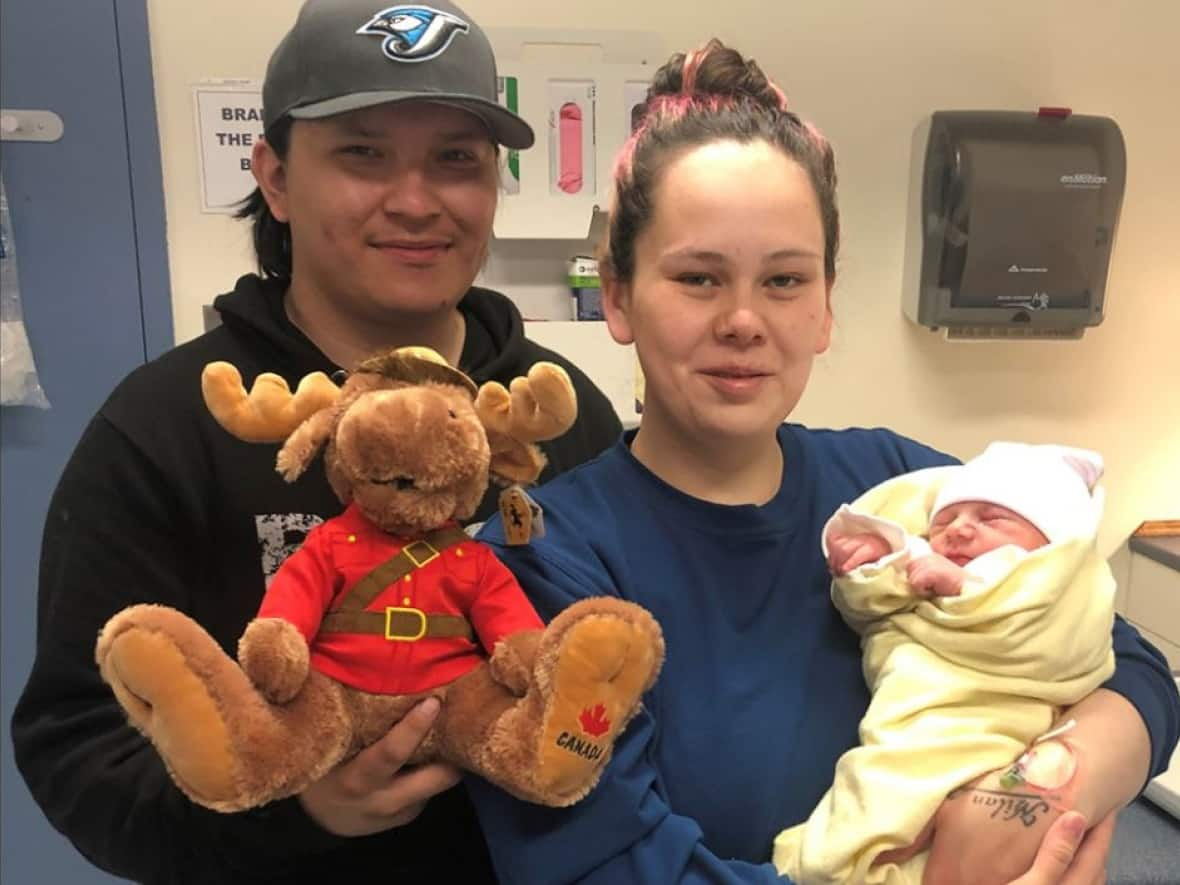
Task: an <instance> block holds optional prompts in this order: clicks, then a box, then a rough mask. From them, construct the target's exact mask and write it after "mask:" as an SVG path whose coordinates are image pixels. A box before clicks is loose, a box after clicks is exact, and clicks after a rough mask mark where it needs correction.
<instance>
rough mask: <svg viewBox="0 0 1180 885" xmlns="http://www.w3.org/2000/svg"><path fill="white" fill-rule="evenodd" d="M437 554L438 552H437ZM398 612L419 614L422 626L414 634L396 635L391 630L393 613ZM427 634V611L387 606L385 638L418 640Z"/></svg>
mask: <svg viewBox="0 0 1180 885" xmlns="http://www.w3.org/2000/svg"><path fill="white" fill-rule="evenodd" d="M436 555H437V554H436ZM396 612H408V613H409V614H412V615H417V616H418V619H419V620H420V621H421V622H422V626H421V627H419V628H418V632H417V633H416V634H415V635H413V636H394V635H393V633H392V632H391V628H392V626H393V615H394V613H396ZM425 635H426V612H424V611H422V609H420V608H407V607H405V606H400V605H387V606H386V607H385V638H386V639H388V640H389V641H390V642H417V641H418V640H419V639H421V638H422V637H423V636H425Z"/></svg>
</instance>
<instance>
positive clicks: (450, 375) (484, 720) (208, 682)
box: [96, 349, 664, 812]
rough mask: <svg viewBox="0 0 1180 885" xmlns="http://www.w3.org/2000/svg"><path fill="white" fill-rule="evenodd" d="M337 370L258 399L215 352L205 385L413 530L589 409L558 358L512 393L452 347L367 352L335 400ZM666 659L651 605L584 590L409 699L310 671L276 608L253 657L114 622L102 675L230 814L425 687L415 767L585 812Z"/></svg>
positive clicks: (455, 509)
mask: <svg viewBox="0 0 1180 885" xmlns="http://www.w3.org/2000/svg"><path fill="white" fill-rule="evenodd" d="M324 382H326V379H322V380H308V379H305V381H304V383H303V384H301V385H300V387H299V389H298V390H297V392H296V394H295V395H294V396H292V395H291V394H290V392H289V389H288V388H287V386H286V384H285V382H281V379H279V381H278V382H276V381H275V380H274V376H265V377H260V382H259V383H260V384H261V387H259V384H256V385H255V388H254V390H253V391H252V392H251V393H250V394H246V392H245V391H244V390H242V389H241V379H240V376H239V375H238V374H237V372H236V370H234V369H233V367H228V369H227V368H226V366H225V365H224V364H214V365H213V366H210V367H208V368H207V370H206V377H204V378H203V379H202V387H203V390H204V391H205V395H206V398H207V400H208V401H209V408H210V411H211V412H212V413H213V414H214V416H215V417H217V418H218V420H219V421H222V423H223V424H225V425H226V427H227V429H229V430H230V431H231V432H234V433H237V434H238V435H239V436H241V437H242V438H244V439H250V440H271V441H279V440H283V439H285V443H284V445H283V447H282V449H281V450H280V452H279V455H278V459H277V467H278V469H279V471H280V473H282V474H283V476H284V477H285V478H286V479H288V480H289V481H293V480H294V479H295V478H297V477H298V476H299V475H300V474H302V473H303V472H304V471H305V470H306V469H307V467H308V466H309V465H310V463H311V462H312V460H314V458H315V456H316V454H318V453H319V452H320V451H321V450H322V451H323V452H324V462H325V467H326V469H327V472H328V477H329V480H330V482H331V484H332V487H333V488H334V489H335V491H336V492H337V494H338V495H339V497H340V499H341V501H343V502H345V503H348V502H355V503H356V504H357V506H358V508H359V509H360V510H361V512H362V513H363V514H364V515H365V516H366V517H367V518H368V519H370V520H372V521H373V522H374V523H375V524H377V525H378V526H380V527H381V528H383V529H384V530H385V531H388V532H391V533H393V534H396V535H399V536H411V537H412V536H417V535H421V534H424V533H425V532H427V531H429V530H431V529H433V528H436V527H437V526H439V525H441V524H442V523H444V522H446V521H447V520H449V519H452V518H455V519H464V518H466V517H468V516H470V514H471V513H472V512H474V509H475V507H476V506H477V505H478V503H479V501H480V499H481V498H482V496H483V493H484V490H485V489H486V487H487V483H488V480H489V476H491V477H493V478H496V479H498V480H499V481H502V482H509V481H516V482H532V481H534V480H535V479H536V477H537V475H538V473H539V472H540V469H541V466H542V465H543V464H544V458H543V456H542V455H541V453H540V450H539V449H538V448H537V446H536V445H535V444H534V442H535V441H536V440H539V439H547V438H551V437H553V436H556V435H558V434H560V433H562V432H564V431H565V430H566V429H568V427H569V426H570V425H571V424H572V422H573V418H574V414H575V411H576V406H575V403H574V400H573V386H572V385H571V384H570V382H569V378H568V377H566V376H565V373H564V372H562V370H561V369H560V368H558V367H556V366H553V365H551V364H539V365H537V366H534V367H533V369H532V370H531V371H530V372H529V375H528V377H527V378H518V379H516V380H515V381H514V382H513V383H512V385H510V389H506V388H504V387H503V386H501V385H499V384H494V383H493V384H486V385H484V386H483V388H481V389H480V390H479V391H478V392H477V391H476V390H475V386H474V385H473V384H472V383H471V382H470V380H469V379H467V378H466V377H465V376H463V375H461V374H460V373H458V372H457V371H456V370H454V369H452V368H450V367H449V366H446V365H445V364H444V363H442V362H441V360H440V359H438V358H437V356H431V355H429V354H428V355H427V357H426V358H425V363H424V362H423V357H422V352H421V351H420V350H416V349H409V350H407V349H403V350H401V351H393V352H390V353H387V354H383V355H379V356H378V357H376V358H374V359H371V360H367V361H365V362H364V363H362V364H361V365H360V366H358V369H357V371H356V372H355V373H353V374H352V375H351V376H350V377H349V379H348V381H347V382H346V383H345V385H344V387H343V388H342V389H340V390H339V391H338V392H337V393H332V392H330V391H328V390H327V389H326V388H325V386H324ZM301 396H302V397H303V400H300V397H301ZM284 397H285V398H284ZM296 425H297V426H296ZM399 478H402V479H404V480H406V481H407V482H409V483H410V484H409V485H406V484H405V483H402V484H401V485H402V486H404V487H399V483H398V482H396V480H398V479H399ZM390 480H393V481H394V482H390ZM375 565H376V564H375ZM425 641H429V640H425ZM663 656H664V645H663V637H662V635H661V633H660V629H659V627H658V625H657V624H656V623H655V621H654V620H653V619H652V617H651V616H650V615H649V614H648V613H647V612H646V611H644V610H643V609H641V608H639V607H638V606H635V605H633V604H631V603H627V602H623V601H621V600H618V599H610V598H598V599H589V600H583V601H581V602H579V603H577V604H575V605H573V606H571V607H570V608H569V609H567V610H566V611H564V612H562V613H561V614H560V615H558V617H557V618H555V619H554V620H553V622H552V623H551V624H550V625H549V626H548V627H547V628H546V629H545V630H543V631H541V630H537V631H522V632H521V633H517V634H514V635H512V636H508V637H506V638H505V639H503V640H502V641H501V642H499V643H498V644H497V646H496V648H495V649H494V651H493V654H492V656H491V658H490V660H489V661H488V662H487V663H485V664H483V665H481V666H479V667H477V668H475V669H474V670H472V671H471V672H469V673H467V674H466V675H464V676H462V677H460V678H459V679H457V680H455V681H454V682H452V683H451V684H449V685H444V686H440V687H439V688H437V689H434V690H432V691H430V692H424V693H419V694H414V695H405V696H384V695H374V694H369V693H366V692H362V691H359V690H357V689H354V688H350V687H347V686H344V685H341V684H339V683H337V682H335V681H333V680H331V679H329V678H327V677H325V676H324V675H323V674H321V673H319V672H317V671H315V670H313V669H311V668H310V667H309V657H308V648H307V645H306V643H305V642H304V640H303V637H302V635H301V634H300V633H299V632H298V631H297V630H296V629H295V628H294V627H293V626H292V625H291V624H289V623H287V622H286V621H283V620H280V619H275V618H267V619H256V620H255V621H253V622H251V623H250V624H249V625H248V626H247V628H246V631H245V633H244V634H243V636H242V638H241V641H240V643H239V647H238V659H239V661H240V665H239V663H236V662H235V661H234V660H233V659H232V658H230V657H229V656H228V655H226V654H225V653H224V652H223V651H222V650H221V648H220V647H219V646H218V645H217V643H216V642H215V641H214V640H213V639H212V637H210V636H209V634H208V633H206V632H205V631H204V630H203V629H202V628H201V627H200V626H199V625H198V624H196V623H195V622H194V621H192V620H191V619H190V618H188V617H187V616H185V615H183V614H181V613H180V612H177V611H174V610H172V609H168V608H165V607H163V606H152V605H140V606H133V607H131V608H129V609H126V610H124V611H122V612H120V613H119V614H117V615H115V616H114V617H113V618H112V619H111V620H110V621H109V622H108V623H107V625H106V627H105V628H104V629H103V631H102V634H101V635H100V636H99V640H98V644H97V648H96V658H97V661H98V665H99V669H100V671H101V673H102V676H103V678H104V679H105V680H106V681H107V682H108V683H109V684H110V685H111V688H112V690H113V691H114V693H115V696H116V697H117V698H118V700H119V702H120V704H122V706H123V707H124V709H125V710H126V711H127V715H128V718H129V719H130V721H131V722H132V724H134V725H135V726H136V727H137V728H139V729H140V730H141V731H142V732H143V733H144V734H145V735H147V736H148V737H149V738H150V739H151V740H152V742H153V743H154V744H155V746H156V748H157V750H158V751H159V753H160V755H161V756H162V757H163V759H164V761H165V764H166V765H167V766H168V770H169V772H170V773H171V774H172V777H173V779H174V780H175V782H176V783H177V785H178V786H180V788H181V789H182V790H183V791H184V792H185V793H186V794H188V796H190V797H191V798H192V799H193V800H194V801H196V802H198V803H200V804H202V805H205V806H207V807H209V808H213V809H215V810H218V811H227V812H228V811H238V810H242V809H246V808H250V807H253V806H256V805H260V804H263V803H266V802H269V801H272V800H274V799H277V798H280V797H283V796H289V795H293V794H296V793H299V792H301V791H302V790H304V789H306V788H307V787H308V786H309V785H310V784H312V783H314V782H315V781H316V780H318V779H319V778H321V777H323V775H324V774H325V773H327V772H328V771H329V770H331V768H332V767H334V766H335V765H338V764H339V763H340V762H341V761H343V760H345V759H347V758H349V757H350V756H351V755H353V754H355V753H357V752H358V751H359V750H360V749H362V748H363V747H365V746H367V745H368V744H370V743H372V742H374V741H376V740H377V739H379V738H380V737H381V736H382V735H384V734H385V733H386V732H387V731H388V730H389V728H390V727H391V726H392V725H393V724H395V723H396V722H397V721H398V720H399V719H401V717H402V716H403V715H405V713H406V712H407V711H408V710H409V709H410V708H411V707H412V706H413V705H414V704H416V703H417V702H419V701H420V700H422V699H423V698H424V697H426V696H428V695H434V696H437V697H439V698H440V700H442V702H443V703H442V708H441V712H440V714H439V716H438V718H437V720H436V721H435V725H434V728H433V730H432V731H431V733H430V734H429V735H428V736H427V738H426V739H425V740H424V741H423V743H422V745H421V746H420V747H419V748H418V750H417V752H416V753H415V755H414V758H413V760H412V761H414V762H424V761H427V760H430V759H443V760H446V761H449V762H452V763H455V764H457V765H460V766H463V767H465V768H468V769H470V770H472V771H475V772H478V773H480V774H481V775H483V776H484V777H486V778H487V779H489V780H490V781H492V782H494V783H496V784H499V785H500V786H502V787H503V788H505V789H507V790H509V791H510V792H512V793H514V794H515V795H517V796H520V797H522V798H524V799H527V800H529V801H533V802H541V803H545V804H550V805H568V804H571V803H573V802H576V801H578V800H579V799H580V798H582V797H583V796H585V795H586V793H588V792H589V791H590V790H591V789H592V788H593V786H594V784H595V783H596V782H597V780H598V777H599V774H600V772H601V770H602V768H603V766H604V765H605V764H606V762H607V760H608V759H609V758H610V752H611V747H612V745H613V742H614V740H615V738H616V737H617V736H618V735H619V733H620V732H621V731H622V729H623V728H624V727H625V725H626V724H627V722H628V721H629V720H630V719H631V717H632V716H634V715H635V713H636V711H637V710H638V708H639V701H640V698H641V696H642V694H643V692H645V691H646V690H647V689H648V688H650V686H651V684H652V683H653V681H654V680H655V677H656V674H657V673H658V671H659V668H660V665H661V663H662V661H663Z"/></svg>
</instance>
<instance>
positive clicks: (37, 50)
mask: <svg viewBox="0 0 1180 885" xmlns="http://www.w3.org/2000/svg"><path fill="white" fill-rule="evenodd" d="M0 41H2V42H0V104H2V105H3V107H4V108H5V109H13V108H15V109H43V110H51V111H54V112H55V113H56V114H57V115H58V116H59V117H61V119H62V121H63V123H64V134H63V136H62V138H61V139H60V140H59V141H56V142H53V143H36V142H18V141H9V140H5V141H4V143H3V147H2V154H0V173H2V174H3V177H4V184H5V189H6V191H7V195H8V203H9V207H10V210H11V214H12V227H13V235H14V244H15V247H16V254H17V266H18V270H19V273H20V293H21V301H22V308H23V312H24V320H25V325H26V327H27V330H28V335H29V339H30V342H31V345H32V349H33V354H34V356H35V358H36V363H37V369H38V373H39V375H40V381H41V386H42V388H43V389H44V391H45V394H46V396H47V397H48V398H49V402H50V404H51V408H50V409H48V410H47V411H40V410H36V409H32V408H27V407H3V408H0V455H2V461H0V505H2V514H0V535H2V537H0V551H2V555H0V567H2V575H0V578H2V582H0V625H2V630H3V637H2V641H0V655H2V663H3V666H2V667H0V672H2V676H3V685H2V697H0V700H2V704H3V729H2V731H3V745H2V748H3V758H2V764H3V769H2V771H0V784H2V786H3V793H2V795H3V807H2V809H0V825H2V826H3V833H2V844H3V851H2V852H0V880H3V881H4V883H5V885H8V883H11V885H33V883H41V882H70V883H79V885H85V883H91V882H112V881H115V880H114V879H112V878H111V877H109V876H106V875H104V874H102V873H100V872H98V871H97V870H95V869H94V868H93V867H91V866H90V865H89V864H88V863H87V862H86V861H85V860H84V859H83V858H82V857H81V855H79V854H78V853H77V852H76V851H75V850H74V849H73V848H72V847H71V846H70V845H69V844H68V843H67V842H66V840H65V839H63V838H62V837H61V836H59V835H58V834H57V833H56V832H54V831H53V830H52V828H51V827H50V826H49V824H48V823H47V822H46V821H45V818H44V817H43V816H42V814H41V812H40V810H39V809H38V808H37V806H36V805H35V804H34V803H33V800H32V798H31V797H30V796H29V793H28V791H27V789H26V788H25V785H24V782H23V781H22V780H21V778H20V775H19V774H18V773H17V771H16V768H15V766H14V764H13V759H12V743H11V735H10V731H9V722H10V720H11V717H12V709H13V707H14V705H15V704H16V700H17V697H18V695H19V693H20V690H21V688H22V687H23V685H24V682H25V679H26V677H27V675H28V672H29V667H30V664H31V661H32V656H33V645H34V635H35V624H36V602H37V558H38V552H39V548H40V543H41V528H42V525H43V523H44V520H45V511H46V507H47V505H48V502H49V497H50V494H51V493H52V490H53V487H54V485H55V484H56V482H57V477H58V475H59V474H60V473H61V469H62V467H63V466H64V464H65V461H66V459H67V458H68V457H69V453H70V451H71V450H72V449H73V446H74V444H75V443H76V442H77V440H78V437H79V436H80V435H81V432H82V428H83V427H84V426H85V423H86V421H87V420H88V419H89V417H90V415H91V414H93V412H94V411H95V410H96V409H97V408H98V406H99V405H101V403H102V401H103V399H105V397H106V395H107V394H108V393H109V392H110V391H111V389H112V388H113V387H114V385H115V384H116V383H117V382H118V380H119V379H120V378H122V377H123V375H125V374H126V373H127V372H128V371H130V370H131V369H132V368H134V367H135V366H137V365H140V364H141V363H143V362H144V361H145V360H146V359H150V358H152V357H154V356H156V355H157V354H158V353H160V352H161V351H162V350H165V349H167V348H168V347H169V346H170V345H171V341H172V317H171V306H170V295H169V288H168V277H167V260H166V253H165V240H164V208H163V193H162V185H161V177H160V164H159V139H158V137H157V130H156V117H155V104H154V102H155V98H154V95H153V88H152V71H151V57H150V51H149V47H148V24H147V8H146V0H89V2H86V3H79V2H78V0H3V3H2V4H0Z"/></svg>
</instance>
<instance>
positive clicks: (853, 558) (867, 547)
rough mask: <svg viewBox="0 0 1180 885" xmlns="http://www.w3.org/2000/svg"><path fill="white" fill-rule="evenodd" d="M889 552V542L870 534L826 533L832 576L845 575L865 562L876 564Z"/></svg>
mask: <svg viewBox="0 0 1180 885" xmlns="http://www.w3.org/2000/svg"><path fill="white" fill-rule="evenodd" d="M891 552H893V548H892V547H890V546H889V542H888V541H886V540H885V539H884V538H882V537H881V536H880V535H874V534H873V533H872V532H861V533H859V534H856V535H846V534H844V533H842V532H829V533H828V568H830V569H831V570H832V574H833V575H846V574H848V573H849V572H850V571H852V570H853V569H854V568H857V567H858V566H862V565H864V564H865V563H866V562H876V561H877V560H878V559H880V558H881V557H882V556H885V555H887V554H889V553H891Z"/></svg>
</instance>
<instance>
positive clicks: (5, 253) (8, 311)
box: [0, 180, 49, 409]
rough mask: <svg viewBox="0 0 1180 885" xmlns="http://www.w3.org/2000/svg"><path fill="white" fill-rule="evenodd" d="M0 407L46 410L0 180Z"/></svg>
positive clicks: (6, 205)
mask: <svg viewBox="0 0 1180 885" xmlns="http://www.w3.org/2000/svg"><path fill="white" fill-rule="evenodd" d="M0 405H4V406H35V407H36V408H39V409H48V408H49V400H48V399H46V397H45V391H44V390H42V389H41V382H40V381H39V380H38V378H37V366H36V364H35V363H34V362H33V350H32V348H31V347H30V346H29V336H28V333H27V332H26V331H25V321H24V319H23V318H22V316H21V309H20V283H19V281H18V278H17V273H16V247H15V246H14V245H13V241H12V218H11V216H10V215H9V214H8V196H7V194H6V193H5V191H4V182H3V181H2V180H0Z"/></svg>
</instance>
